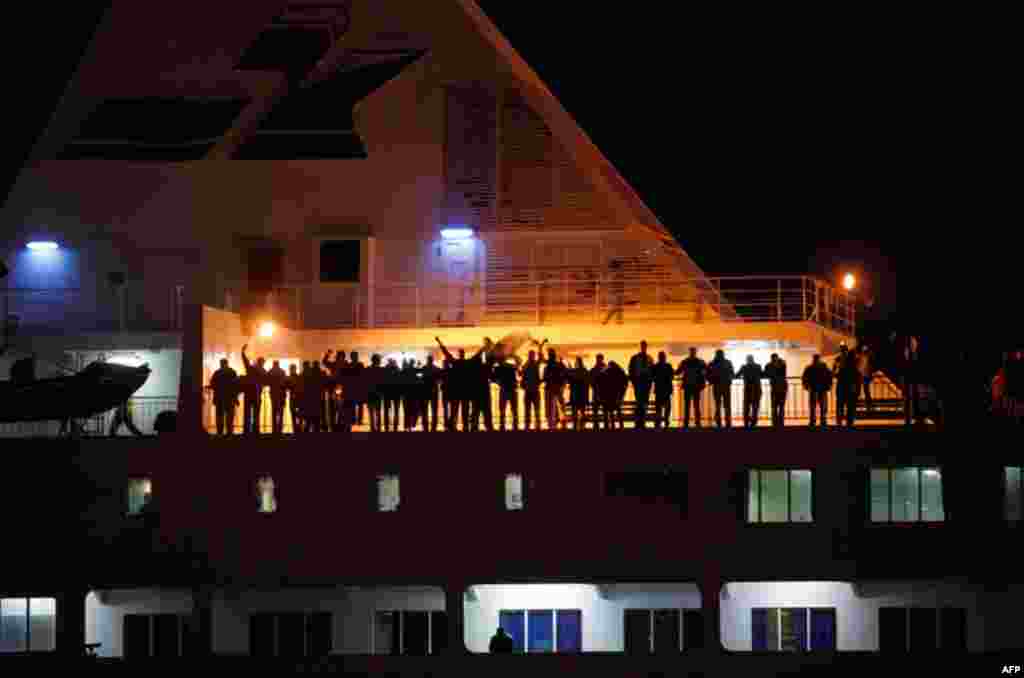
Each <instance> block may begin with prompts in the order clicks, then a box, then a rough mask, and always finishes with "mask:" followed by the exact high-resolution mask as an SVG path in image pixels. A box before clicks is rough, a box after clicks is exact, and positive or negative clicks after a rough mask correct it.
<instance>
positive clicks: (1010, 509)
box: [1004, 466, 1024, 522]
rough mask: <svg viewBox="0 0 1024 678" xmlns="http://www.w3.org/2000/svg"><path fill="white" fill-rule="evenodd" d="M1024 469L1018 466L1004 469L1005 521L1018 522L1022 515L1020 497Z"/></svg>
mask: <svg viewBox="0 0 1024 678" xmlns="http://www.w3.org/2000/svg"><path fill="white" fill-rule="evenodd" d="M1022 482H1024V468H1022V467H1020V466H1007V467H1006V482H1005V486H1004V489H1005V498H1006V519H1007V520H1010V521H1014V522H1016V521H1019V520H1021V518H1022V514H1024V506H1022V501H1021V499H1022V496H1024V487H1022Z"/></svg>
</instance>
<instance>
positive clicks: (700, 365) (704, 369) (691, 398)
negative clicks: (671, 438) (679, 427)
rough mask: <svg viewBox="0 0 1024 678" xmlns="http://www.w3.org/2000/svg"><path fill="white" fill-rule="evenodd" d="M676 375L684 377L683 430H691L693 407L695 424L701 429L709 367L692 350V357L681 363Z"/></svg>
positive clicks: (695, 351) (694, 350)
mask: <svg viewBox="0 0 1024 678" xmlns="http://www.w3.org/2000/svg"><path fill="white" fill-rule="evenodd" d="M676 374H679V375H682V377H683V428H684V429H687V428H690V406H691V405H692V406H693V411H694V424H695V426H696V427H697V428H701V426H702V425H703V424H702V421H701V420H702V418H703V417H702V415H701V411H700V400H701V395H702V394H703V392H704V389H705V388H706V387H707V383H708V382H707V379H708V366H707V363H705V362H704V361H703V360H701V359H700V358H698V357H697V349H696V348H694V347H691V348H690V356H689V357H688V358H686V359H685V360H683V361H681V362H680V363H679V367H678V368H677V369H676Z"/></svg>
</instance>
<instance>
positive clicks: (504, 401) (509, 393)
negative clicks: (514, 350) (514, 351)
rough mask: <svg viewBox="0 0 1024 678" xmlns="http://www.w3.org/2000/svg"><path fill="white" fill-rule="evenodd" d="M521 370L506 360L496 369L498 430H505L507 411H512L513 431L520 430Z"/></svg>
mask: <svg viewBox="0 0 1024 678" xmlns="http://www.w3.org/2000/svg"><path fill="white" fill-rule="evenodd" d="M518 376H519V370H518V369H517V368H516V366H515V363H513V362H511V361H510V359H508V358H506V359H505V360H504V361H502V362H500V363H498V364H497V365H496V366H495V368H494V381H495V383H496V384H498V429H499V430H501V431H504V430H505V411H506V410H511V411H512V430H513V431H518V430H519V380H518Z"/></svg>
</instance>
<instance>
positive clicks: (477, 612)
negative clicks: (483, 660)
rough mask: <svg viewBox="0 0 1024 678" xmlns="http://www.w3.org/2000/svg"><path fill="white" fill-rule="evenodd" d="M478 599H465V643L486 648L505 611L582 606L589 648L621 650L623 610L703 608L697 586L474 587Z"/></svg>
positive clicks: (586, 649) (477, 648) (585, 647)
mask: <svg viewBox="0 0 1024 678" xmlns="http://www.w3.org/2000/svg"><path fill="white" fill-rule="evenodd" d="M473 590H474V592H475V594H476V597H477V601H476V602H470V601H467V602H466V635H465V639H466V647H467V648H468V649H469V651H470V652H487V649H488V645H489V644H490V641H491V636H493V635H494V632H495V630H496V629H497V628H498V613H499V612H500V611H501V610H580V611H581V612H582V625H583V629H582V636H583V638H582V640H583V651H584V652H622V651H623V650H624V642H625V632H624V630H623V613H624V611H625V610H626V609H629V608H640V609H648V608H649V609H655V608H660V609H668V608H677V609H678V608H686V609H689V608H699V607H700V606H701V596H700V591H699V590H698V589H697V587H696V585H693V584H643V585H631V584H630V585H627V584H618V585H612V586H608V587H605V588H604V590H603V591H602V590H599V589H598V587H596V586H594V585H592V584H517V585H482V586H474V587H473Z"/></svg>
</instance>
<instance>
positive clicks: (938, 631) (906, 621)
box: [875, 605, 970, 654]
mask: <svg viewBox="0 0 1024 678" xmlns="http://www.w3.org/2000/svg"><path fill="white" fill-rule="evenodd" d="M882 610H900V611H901V612H902V613H903V647H902V648H899V649H898V650H891V652H893V653H894V654H896V653H902V654H912V653H916V654H928V653H929V652H957V651H958V648H947V647H943V646H942V645H943V643H942V640H943V628H942V627H943V621H942V617H943V612H944V611H946V610H963V612H964V649H963V651H964V652H970V649H969V647H968V642H967V641H968V638H969V637H970V632H969V630H968V621H969V620H970V615H968V614H967V612H968V608H966V607H960V606H957V605H881V606H879V607H878V608H877V610H876V612H875V638H876V640H877V645H878V650H877V652H885V651H884V650H882V636H881V628H882ZM913 610H934V611H935V629H934V631H935V649H934V650H923V649H921V648H918V649H916V650H915V649H914V648H912V647H911V640H912V639H913V637H914V636H913V632H912V631H913V630H912V626H913V623H914V622H913V616H914V615H913V614H911V612H912V611H913Z"/></svg>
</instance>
